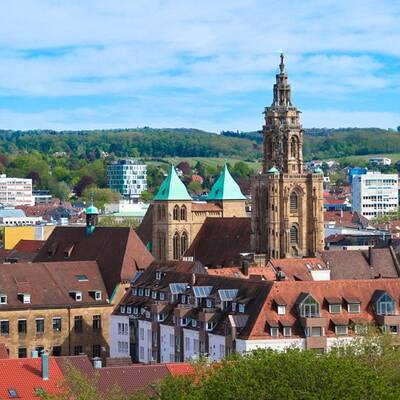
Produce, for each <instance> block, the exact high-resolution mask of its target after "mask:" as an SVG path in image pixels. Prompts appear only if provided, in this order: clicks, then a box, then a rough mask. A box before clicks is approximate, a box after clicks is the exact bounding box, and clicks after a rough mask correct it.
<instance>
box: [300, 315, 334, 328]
mask: <svg viewBox="0 0 400 400" xmlns="http://www.w3.org/2000/svg"><path fill="white" fill-rule="evenodd" d="M300 322H301V326H302V327H303V328H312V327H322V328H324V327H326V325H327V322H326V318H324V317H301V318H300Z"/></svg>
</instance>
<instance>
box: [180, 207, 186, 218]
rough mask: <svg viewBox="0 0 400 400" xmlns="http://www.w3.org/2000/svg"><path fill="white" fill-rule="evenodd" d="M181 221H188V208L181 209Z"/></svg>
mask: <svg viewBox="0 0 400 400" xmlns="http://www.w3.org/2000/svg"><path fill="white" fill-rule="evenodd" d="M181 220H182V221H186V220H187V209H186V206H182V207H181Z"/></svg>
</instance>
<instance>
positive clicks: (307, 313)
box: [299, 295, 319, 318]
mask: <svg viewBox="0 0 400 400" xmlns="http://www.w3.org/2000/svg"><path fill="white" fill-rule="evenodd" d="M299 311H300V316H301V317H303V318H313V317H319V303H318V302H317V301H316V300H315V299H314V298H313V297H312V296H310V295H307V296H306V297H305V299H304V300H302V301H301V302H300V304H299Z"/></svg>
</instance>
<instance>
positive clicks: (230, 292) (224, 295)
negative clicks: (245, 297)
mask: <svg viewBox="0 0 400 400" xmlns="http://www.w3.org/2000/svg"><path fill="white" fill-rule="evenodd" d="M238 292H239V289H220V290H218V295H219V298H220V299H221V301H233V300H235V299H236V296H237V294H238Z"/></svg>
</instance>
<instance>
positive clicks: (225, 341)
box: [110, 267, 400, 363]
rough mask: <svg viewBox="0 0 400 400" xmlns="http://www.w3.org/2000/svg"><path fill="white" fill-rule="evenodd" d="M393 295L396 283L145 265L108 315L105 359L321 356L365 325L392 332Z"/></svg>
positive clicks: (395, 323) (399, 323) (399, 285)
mask: <svg viewBox="0 0 400 400" xmlns="http://www.w3.org/2000/svg"><path fill="white" fill-rule="evenodd" d="M399 297H400V280H399V279H370V280H368V279H367V280H338V281H330V280H322V281H296V280H294V281H286V280H282V281H260V280H252V279H247V280H246V279H233V278H225V277H220V276H210V275H205V274H191V273H182V272H181V273H177V272H176V271H167V272H165V271H162V270H158V269H157V268H156V267H154V268H153V267H150V268H148V269H147V270H146V272H145V273H143V274H142V276H141V277H140V278H139V279H138V280H137V281H136V282H134V283H133V286H132V290H131V291H130V292H128V293H127V294H126V296H125V297H124V299H123V300H122V302H121V303H120V305H119V307H118V308H117V309H116V310H115V311H114V313H113V315H112V316H111V318H110V343H111V344H110V346H111V357H122V356H126V355H128V354H129V352H130V354H131V355H132V356H133V358H134V359H135V360H136V361H139V362H144V363H148V362H153V361H155V362H173V361H174V360H175V361H183V360H188V359H192V358H196V357H198V356H200V355H207V356H208V357H209V358H210V359H211V360H219V359H221V358H223V357H225V356H227V355H229V354H230V353H231V352H234V351H236V352H240V353H241V352H246V351H250V350H254V349H256V348H271V349H276V350H283V349H285V348H288V347H297V348H300V349H316V350H318V351H325V350H327V349H329V348H330V347H331V346H333V345H335V344H338V343H341V342H343V341H349V340H352V339H353V338H354V337H356V336H357V335H358V334H360V333H363V332H365V330H366V329H368V326H369V325H370V324H373V325H377V326H378V327H379V328H380V329H382V330H383V331H386V332H390V333H392V334H398V333H399V329H400V313H399V307H400V305H399ZM127 346H129V350H127Z"/></svg>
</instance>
